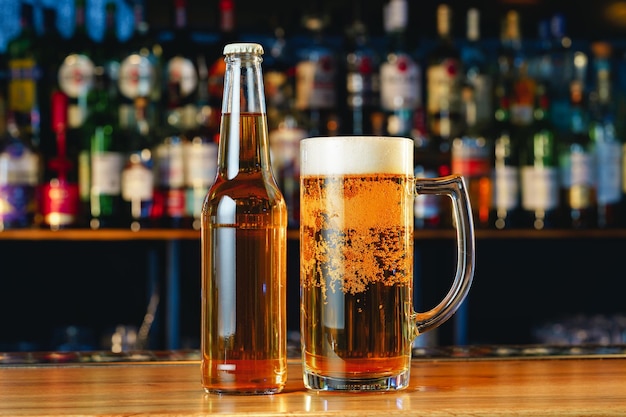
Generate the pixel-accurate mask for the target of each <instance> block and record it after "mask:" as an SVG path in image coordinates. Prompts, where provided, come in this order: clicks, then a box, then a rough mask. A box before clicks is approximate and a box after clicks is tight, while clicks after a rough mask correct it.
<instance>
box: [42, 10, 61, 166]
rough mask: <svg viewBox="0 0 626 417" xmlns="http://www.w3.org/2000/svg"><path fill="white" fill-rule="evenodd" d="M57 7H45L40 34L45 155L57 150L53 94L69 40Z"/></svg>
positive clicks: (43, 149)
mask: <svg viewBox="0 0 626 417" xmlns="http://www.w3.org/2000/svg"><path fill="white" fill-rule="evenodd" d="M57 18H58V14H57V9H56V7H51V6H50V7H45V8H44V9H43V32H42V33H41V34H40V35H39V44H40V46H41V48H40V51H41V55H40V56H41V65H39V67H40V68H41V80H42V82H41V84H40V88H38V89H37V94H38V98H37V104H38V105H39V108H40V111H39V117H40V124H39V128H40V135H41V151H42V153H43V155H44V157H47V156H50V155H53V154H54V152H55V149H56V147H55V140H54V136H55V133H54V131H53V130H52V119H51V116H52V109H51V103H52V94H53V93H54V92H55V91H58V89H59V86H58V83H57V77H58V70H59V67H60V66H61V63H62V62H63V59H64V58H65V56H66V53H65V49H66V46H65V45H66V44H67V43H68V40H67V39H65V38H64V37H63V36H62V35H61V33H60V32H59V29H58V25H57Z"/></svg>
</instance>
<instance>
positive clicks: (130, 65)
mask: <svg viewBox="0 0 626 417" xmlns="http://www.w3.org/2000/svg"><path fill="white" fill-rule="evenodd" d="M133 24H134V31H133V34H132V35H131V37H130V38H129V39H127V40H126V42H124V44H123V45H121V50H122V54H121V62H120V69H119V76H118V91H119V125H120V128H122V129H126V128H129V127H130V126H134V117H135V114H136V113H135V100H136V99H137V98H145V99H146V104H147V106H146V108H145V111H146V118H147V120H148V121H149V123H150V124H151V125H152V126H157V124H159V123H161V122H162V119H161V113H160V106H161V92H162V89H161V84H162V66H163V62H162V55H163V48H162V47H161V44H160V43H159V42H158V40H157V39H156V37H155V36H154V33H152V31H151V30H150V26H149V24H148V22H147V21H146V16H145V5H144V0H133Z"/></svg>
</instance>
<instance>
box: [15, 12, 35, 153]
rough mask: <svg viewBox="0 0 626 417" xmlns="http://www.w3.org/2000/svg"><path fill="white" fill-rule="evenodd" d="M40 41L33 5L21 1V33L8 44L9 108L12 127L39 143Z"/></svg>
mask: <svg viewBox="0 0 626 417" xmlns="http://www.w3.org/2000/svg"><path fill="white" fill-rule="evenodd" d="M40 55H41V54H40V43H39V39H38V37H37V33H36V32H35V28H34V25H33V5H32V4H29V3H22V4H21V20H20V32H19V33H18V35H17V36H15V37H14V38H13V39H11V40H10V41H9V42H8V45H7V66H8V83H7V90H8V100H7V102H8V110H9V113H10V116H9V118H10V119H11V122H10V123H12V129H17V130H16V131H14V132H13V134H17V135H18V136H21V137H23V138H24V140H26V141H27V142H31V143H33V145H34V146H36V147H38V146H39V141H40V120H41V116H40V110H41V109H40V105H39V99H40V96H39V92H38V90H39V89H41V88H42V86H41V83H42V79H41V75H42V74H41V71H42V70H41V62H40V61H41V56H40Z"/></svg>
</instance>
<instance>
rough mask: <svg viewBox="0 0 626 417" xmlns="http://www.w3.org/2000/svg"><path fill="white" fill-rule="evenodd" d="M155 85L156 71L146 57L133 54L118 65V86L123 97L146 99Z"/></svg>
mask: <svg viewBox="0 0 626 417" xmlns="http://www.w3.org/2000/svg"><path fill="white" fill-rule="evenodd" d="M155 83H156V71H155V69H154V67H153V65H152V62H150V59H148V57H145V56H142V55H139V54H133V55H129V56H127V57H126V58H125V59H124V60H123V61H122V63H121V65H120V74H119V80H118V85H119V89H120V92H121V93H122V95H124V97H127V98H130V99H134V98H137V97H148V96H149V95H150V94H151V93H152V89H153V88H154V84H155Z"/></svg>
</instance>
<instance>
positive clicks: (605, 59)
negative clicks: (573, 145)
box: [589, 42, 624, 228]
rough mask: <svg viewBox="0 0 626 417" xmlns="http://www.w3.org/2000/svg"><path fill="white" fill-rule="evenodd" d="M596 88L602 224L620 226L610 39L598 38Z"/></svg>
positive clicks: (593, 107) (595, 149)
mask: <svg viewBox="0 0 626 417" xmlns="http://www.w3.org/2000/svg"><path fill="white" fill-rule="evenodd" d="M591 49H592V52H593V66H592V67H593V90H592V91H591V92H590V94H589V113H590V128H589V135H590V138H591V146H592V153H593V154H594V156H595V158H594V159H595V167H596V173H595V177H596V187H597V200H598V221H597V225H598V227H602V228H604V227H617V226H619V225H620V224H622V221H623V218H624V214H623V213H622V212H621V210H622V203H623V202H622V169H623V159H622V158H623V156H622V143H621V141H620V139H619V138H618V136H617V130H616V126H615V106H614V104H613V99H612V97H613V91H614V90H613V89H614V86H615V83H614V81H613V71H612V62H611V54H612V46H611V44H609V43H608V42H594V43H593V44H592V45H591Z"/></svg>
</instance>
